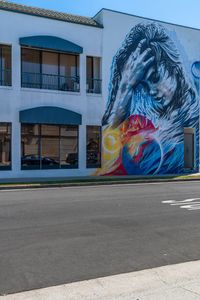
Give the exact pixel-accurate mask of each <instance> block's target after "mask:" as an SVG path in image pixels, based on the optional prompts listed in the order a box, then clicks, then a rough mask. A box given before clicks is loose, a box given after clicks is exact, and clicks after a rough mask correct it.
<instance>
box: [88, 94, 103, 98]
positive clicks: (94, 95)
mask: <svg viewBox="0 0 200 300" xmlns="http://www.w3.org/2000/svg"><path fill="white" fill-rule="evenodd" d="M86 95H87V96H88V97H98V98H101V97H102V93H101V94H95V93H86Z"/></svg>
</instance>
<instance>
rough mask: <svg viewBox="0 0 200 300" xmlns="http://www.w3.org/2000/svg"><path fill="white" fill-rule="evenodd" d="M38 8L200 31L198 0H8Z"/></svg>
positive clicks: (199, 6)
mask: <svg viewBox="0 0 200 300" xmlns="http://www.w3.org/2000/svg"><path fill="white" fill-rule="evenodd" d="M10 2H15V3H21V4H26V5H31V6H36V7H41V8H47V9H53V10H57V11H62V12H66V13H70V14H77V15H82V16H88V17H92V16H94V15H95V14H96V13H97V12H98V11H99V10H101V8H109V9H113V10H117V11H122V12H126V13H130V14H133V15H137V16H141V17H146V18H151V19H155V20H160V21H165V22H170V23H174V24H179V25H185V26H189V27H195V28H200V0H10Z"/></svg>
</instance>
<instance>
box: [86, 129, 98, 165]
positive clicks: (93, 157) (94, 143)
mask: <svg viewBox="0 0 200 300" xmlns="http://www.w3.org/2000/svg"><path fill="white" fill-rule="evenodd" d="M100 167H101V127H100V126H87V168H100Z"/></svg>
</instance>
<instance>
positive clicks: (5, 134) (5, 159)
mask: <svg viewBox="0 0 200 300" xmlns="http://www.w3.org/2000/svg"><path fill="white" fill-rule="evenodd" d="M0 169H5V170H10V169H11V123H0Z"/></svg>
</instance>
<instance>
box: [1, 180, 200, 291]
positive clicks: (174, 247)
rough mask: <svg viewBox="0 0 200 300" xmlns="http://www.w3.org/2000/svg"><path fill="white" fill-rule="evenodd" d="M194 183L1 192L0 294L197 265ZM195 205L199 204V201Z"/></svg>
mask: <svg viewBox="0 0 200 300" xmlns="http://www.w3.org/2000/svg"><path fill="white" fill-rule="evenodd" d="M198 197H200V182H184V183H160V184H138V185H116V186H98V187H74V188H60V189H40V190H37V189H36V190H23V191H1V192H0V294H8V293H14V292H18V291H24V290H32V289H36V288H42V287H48V286H54V285H61V284H64V283H69V282H73V281H80V280H84V279H91V278H97V277H102V276H107V275H114V274H120V273H126V272H132V271H137V270H142V269H148V268H153V267H158V266H163V265H168V264H174V263H180V262H186V261H193V260H199V259H200V210H188V209H185V208H181V207H180V205H171V204H173V203H174V202H169V203H168V202H165V203H162V201H167V200H177V201H180V200H185V199H190V198H198ZM199 202H200V200H199Z"/></svg>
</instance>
